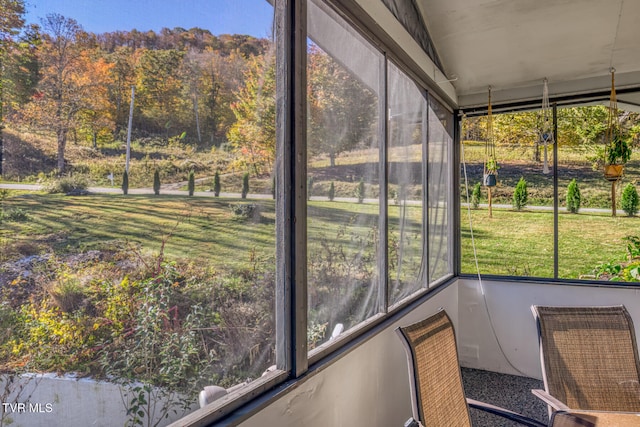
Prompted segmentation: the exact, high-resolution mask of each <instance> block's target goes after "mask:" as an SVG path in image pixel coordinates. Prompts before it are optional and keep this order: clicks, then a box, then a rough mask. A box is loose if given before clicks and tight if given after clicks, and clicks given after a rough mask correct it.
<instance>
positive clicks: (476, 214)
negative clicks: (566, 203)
mask: <svg viewBox="0 0 640 427" xmlns="http://www.w3.org/2000/svg"><path fill="white" fill-rule="evenodd" d="M618 215H619V216H617V217H612V216H611V214H610V213H604V212H603V213H579V214H569V213H563V212H561V213H560V215H559V218H558V224H559V226H558V228H559V238H558V246H559V248H558V249H559V255H558V259H559V272H558V275H559V277H560V278H565V279H576V278H579V277H580V276H582V275H589V274H592V272H593V269H594V267H596V266H598V265H600V264H602V263H605V262H609V261H623V260H625V257H626V242H625V241H624V240H623V238H624V237H626V236H629V235H639V234H640V229H639V226H640V218H638V217H627V216H626V215H625V214H624V212H620V211H618ZM471 220H472V224H473V235H474V241H475V246H476V252H477V255H478V263H479V265H480V273H482V274H498V275H518V276H534V277H553V212H552V211H545V212H534V211H523V212H516V211H513V210H507V209H495V208H494V209H493V217H492V218H489V216H488V211H487V209H477V210H473V209H472V210H471ZM461 230H462V272H463V273H470V274H476V272H477V270H476V267H475V260H474V255H473V247H472V241H471V239H470V232H469V215H468V212H467V209H466V208H464V209H463V210H462V212H461Z"/></svg>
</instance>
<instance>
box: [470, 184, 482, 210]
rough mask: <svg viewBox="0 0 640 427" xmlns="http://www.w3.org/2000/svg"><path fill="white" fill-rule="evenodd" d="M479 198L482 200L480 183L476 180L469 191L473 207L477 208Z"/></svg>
mask: <svg viewBox="0 0 640 427" xmlns="http://www.w3.org/2000/svg"><path fill="white" fill-rule="evenodd" d="M480 200H482V183H480V182H476V185H474V186H473V192H472V193H471V206H473V209H478V206H479V205H480Z"/></svg>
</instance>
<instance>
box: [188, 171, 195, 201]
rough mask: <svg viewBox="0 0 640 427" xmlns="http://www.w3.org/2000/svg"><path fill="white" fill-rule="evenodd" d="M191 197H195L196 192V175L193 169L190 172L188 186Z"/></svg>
mask: <svg viewBox="0 0 640 427" xmlns="http://www.w3.org/2000/svg"><path fill="white" fill-rule="evenodd" d="M187 189H188V191H189V196H193V192H194V191H195V190H196V173H195V172H194V171H193V169H191V170H190V171H189V181H188V184H187Z"/></svg>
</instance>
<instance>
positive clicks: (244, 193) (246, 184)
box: [241, 172, 249, 199]
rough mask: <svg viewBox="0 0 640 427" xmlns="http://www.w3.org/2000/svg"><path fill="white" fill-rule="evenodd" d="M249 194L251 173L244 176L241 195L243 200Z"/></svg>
mask: <svg viewBox="0 0 640 427" xmlns="http://www.w3.org/2000/svg"><path fill="white" fill-rule="evenodd" d="M247 194H249V172H246V173H245V174H244V175H243V176H242V194H241V196H242V198H243V199H246V198H247Z"/></svg>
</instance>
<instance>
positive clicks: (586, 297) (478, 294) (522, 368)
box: [456, 280, 640, 379]
mask: <svg viewBox="0 0 640 427" xmlns="http://www.w3.org/2000/svg"><path fill="white" fill-rule="evenodd" d="M639 296H640V290H636V289H629V288H627V289H623V288H614V287H613V286H612V287H607V286H601V287H595V286H585V285H575V286H570V285H564V284H563V285H559V284H540V283H523V282H495V281H494V282H492V281H484V280H483V282H482V286H480V283H479V282H478V280H459V281H458V298H459V307H458V323H459V325H458V329H457V330H456V332H457V336H458V349H459V354H460V364H461V365H462V366H465V367H469V368H477V369H485V370H489V371H495V372H502V373H508V374H516V375H524V376H528V377H531V378H538V379H541V378H542V371H541V368H540V353H539V349H538V333H537V330H536V326H535V322H534V318H533V314H532V313H531V305H534V304H537V305H552V306H553V305H556V306H563V305H565V306H572V305H575V306H578V305H618V304H623V305H625V306H626V308H627V310H628V311H629V313H630V314H631V317H632V318H633V319H637V320H636V322H635V323H634V326H635V328H636V336H639V335H638V333H640V330H639V329H638V327H639V326H640V298H639Z"/></svg>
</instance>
